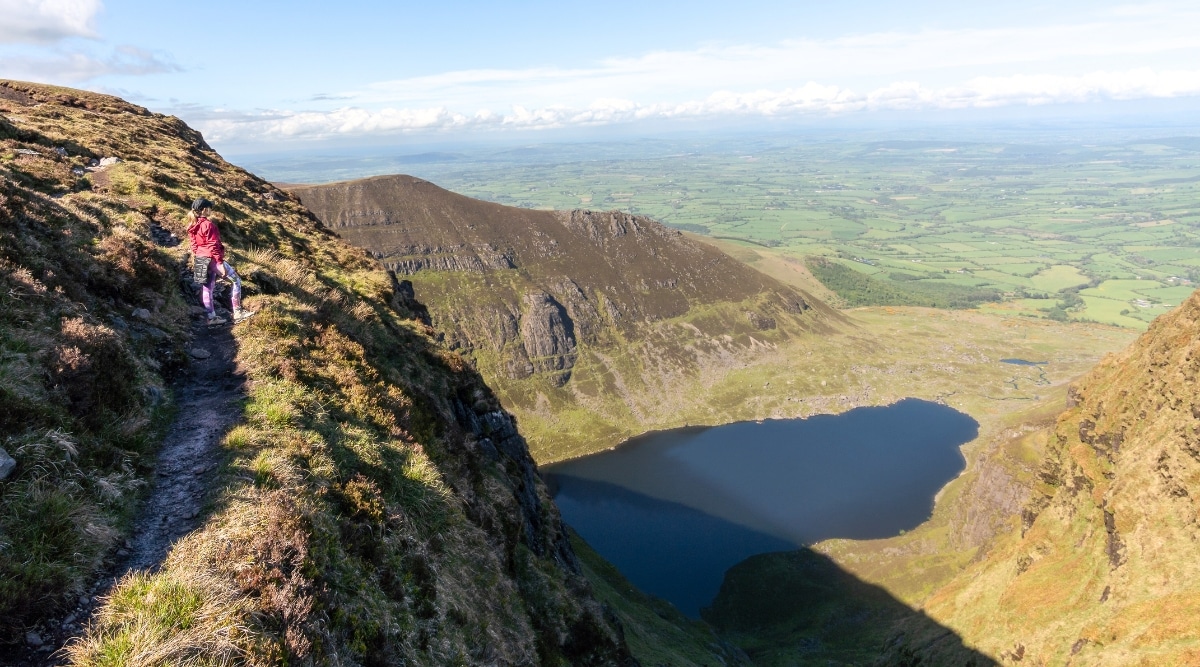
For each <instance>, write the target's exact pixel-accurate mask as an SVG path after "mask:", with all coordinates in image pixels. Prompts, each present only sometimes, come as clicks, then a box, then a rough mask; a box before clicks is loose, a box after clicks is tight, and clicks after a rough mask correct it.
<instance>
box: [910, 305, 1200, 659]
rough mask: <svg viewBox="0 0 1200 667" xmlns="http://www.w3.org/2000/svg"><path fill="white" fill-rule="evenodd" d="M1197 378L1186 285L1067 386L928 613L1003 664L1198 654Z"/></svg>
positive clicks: (1199, 370)
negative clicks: (1041, 449)
mask: <svg viewBox="0 0 1200 667" xmlns="http://www.w3.org/2000/svg"><path fill="white" fill-rule="evenodd" d="M1198 377H1200V294H1193V295H1192V297H1191V298H1190V299H1188V300H1187V301H1186V302H1184V303H1183V304H1182V305H1181V306H1179V307H1178V308H1177V309H1175V310H1174V311H1172V312H1171V313H1168V314H1166V315H1163V316H1162V317H1160V318H1159V319H1158V320H1156V321H1155V322H1154V323H1153V324H1152V325H1151V327H1150V329H1149V331H1147V332H1146V333H1145V334H1144V335H1143V336H1142V337H1141V338H1139V339H1138V341H1137V342H1136V343H1134V344H1133V345H1131V346H1130V347H1129V348H1128V349H1127V350H1125V351H1124V352H1121V353H1119V354H1116V355H1110V356H1109V357H1107V358H1106V359H1105V360H1104V361H1103V362H1101V363H1100V365H1099V366H1098V367H1097V368H1096V369H1095V370H1094V371H1092V372H1091V373H1089V374H1088V375H1087V376H1086V377H1084V378H1083V379H1082V380H1080V381H1079V382H1078V383H1077V384H1076V385H1075V386H1074V387H1073V388H1072V391H1071V399H1070V402H1071V403H1072V405H1071V406H1070V408H1069V409H1068V410H1067V411H1066V412H1064V413H1063V414H1062V415H1061V416H1060V417H1059V418H1058V421H1057V424H1056V425H1055V426H1054V428H1053V431H1052V433H1051V438H1050V444H1049V446H1048V448H1047V453H1046V456H1045V458H1044V460H1043V462H1042V464H1041V469H1040V473H1039V475H1038V478H1039V479H1038V483H1037V485H1036V487H1035V488H1034V489H1032V491H1031V496H1032V498H1031V499H1030V500H1029V501H1028V502H1027V503H1026V505H1025V507H1024V509H1023V510H1022V512H1021V513H1020V515H1019V516H1018V517H1014V519H1013V521H1014V525H1013V526H1012V528H1011V532H1010V533H1008V534H1006V535H1004V536H1003V537H1001V538H1000V539H999V540H998V541H997V542H996V543H995V544H994V545H993V547H992V548H991V550H990V552H989V553H988V554H987V555H986V556H985V557H984V558H983V559H982V560H981V562H979V563H978V564H976V565H975V566H973V567H972V568H970V569H969V570H968V571H966V572H965V573H964V574H962V575H960V576H959V577H957V578H956V579H955V580H954V581H953V582H952V583H951V584H950V585H948V586H946V587H945V588H944V589H942V590H941V591H939V592H938V593H936V594H935V595H934V596H933V597H931V598H930V599H929V601H928V602H927V603H926V605H925V608H926V612H927V613H928V614H929V615H930V617H932V618H934V619H936V620H938V621H940V622H942V623H944V624H946V625H947V626H948V627H951V628H953V629H954V630H956V631H957V632H959V633H960V634H961V635H962V636H963V637H964V639H965V640H966V641H968V642H969V643H971V644H973V645H975V646H977V647H979V648H981V649H983V650H985V651H986V652H987V653H989V654H991V655H993V656H996V657H997V658H998V659H999V660H1000V661H1001V662H1002V663H1003V664H1062V665H1065V664H1078V665H1085V664H1086V665H1133V664H1147V665H1149V664H1154V665H1185V664H1198V663H1200V626H1198V625H1197V624H1196V622H1195V621H1196V619H1197V618H1200V583H1198V582H1200V555H1198V554H1200V392H1198V391H1197V379H1198ZM929 639H930V638H929V637H926V636H923V635H922V634H921V633H920V632H913V633H910V635H909V636H907V637H905V638H904V639H903V640H902V641H901V642H899V644H898V645H900V646H906V647H908V648H910V649H912V648H914V647H915V648H920V649H921V652H924V653H927V654H929V657H931V658H936V657H937V656H938V650H937V648H936V644H927V642H928V640H929ZM922 647H923V648H922ZM931 647H932V648H931Z"/></svg>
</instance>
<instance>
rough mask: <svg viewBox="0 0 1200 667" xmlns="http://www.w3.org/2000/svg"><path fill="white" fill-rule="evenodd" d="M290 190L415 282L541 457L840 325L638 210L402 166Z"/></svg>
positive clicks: (671, 411)
mask: <svg viewBox="0 0 1200 667" xmlns="http://www.w3.org/2000/svg"><path fill="white" fill-rule="evenodd" d="M290 190H291V191H292V192H293V193H294V194H296V195H297V196H298V197H299V198H300V199H301V200H302V201H303V202H304V205H305V206H307V207H308V208H309V209H310V210H312V211H313V212H314V213H315V214H316V215H317V216H318V217H319V218H320V219H321V220H322V221H323V222H324V223H325V224H326V225H327V226H329V227H330V228H331V229H333V230H334V231H336V232H337V233H338V234H339V235H340V236H342V237H343V238H345V239H346V240H348V241H350V242H351V243H354V244H356V245H359V246H361V247H363V248H366V249H367V250H368V251H369V252H370V253H371V254H372V255H373V256H374V257H376V258H377V259H379V260H380V261H381V262H383V263H384V264H385V265H386V266H388V267H389V268H391V269H392V270H393V271H395V272H396V273H397V274H398V275H400V276H402V277H404V278H406V279H409V280H411V281H412V282H413V284H414V286H415V288H416V293H417V296H418V298H420V300H421V301H422V302H424V303H426V304H427V305H428V307H429V310H430V314H431V315H432V318H433V324H434V327H435V328H436V329H438V330H439V331H444V332H446V336H447V338H448V341H447V342H448V343H449V344H450V346H451V347H452V348H455V349H459V350H462V351H463V352H464V353H466V354H467V355H468V356H470V357H471V358H472V359H474V360H475V361H476V362H477V363H478V365H479V368H480V370H481V371H483V372H484V374H485V376H486V377H488V379H489V382H491V383H493V384H494V385H497V386H498V389H499V392H500V395H501V396H502V397H503V398H504V399H506V403H507V404H508V405H510V406H512V408H513V409H515V410H516V411H517V413H518V416H519V417H521V419H522V424H523V426H524V427H525V428H526V430H528V429H529V428H530V422H531V421H532V422H533V424H534V426H533V428H534V432H535V433H537V434H538V435H537V437H534V438H532V440H533V441H534V442H536V443H537V445H535V446H541V448H542V449H541V450H540V451H539V452H538V453H539V454H540V456H539V458H540V459H541V460H543V461H545V460H548V459H556V458H562V457H563V456H564V455H568V454H570V453H571V452H568V451H567V450H566V449H565V448H566V447H567V446H568V445H567V443H568V442H578V441H579V438H580V437H583V438H585V439H590V440H591V442H595V443H600V442H604V443H606V444H607V445H611V444H612V442H614V441H615V439H619V438H621V437H623V436H626V435H631V434H633V433H637V432H640V431H642V430H646V428H648V427H651V426H653V425H656V424H671V423H672V420H673V419H674V420H677V417H678V416H677V414H675V409H676V408H685V409H686V408H688V407H691V408H693V409H694V408H695V407H696V406H697V405H698V404H700V403H702V402H703V401H704V396H703V392H702V391H699V390H698V389H697V387H696V386H695V385H697V384H698V383H699V381H700V380H701V377H702V376H704V375H706V374H713V373H721V372H723V371H724V370H728V369H732V368H736V367H738V366H740V365H744V364H746V363H748V362H749V361H751V360H753V359H754V358H755V357H756V355H757V354H759V353H760V352H761V351H762V350H765V349H769V348H771V347H772V346H774V345H776V344H777V343H779V342H782V341H784V340H790V339H795V338H797V337H802V336H806V335H812V334H817V335H819V334H825V333H832V332H834V331H838V330H841V329H844V328H846V327H848V324H847V321H846V320H845V319H844V318H843V317H842V316H841V315H840V314H839V313H838V312H837V311H835V310H834V309H832V308H830V307H828V306H826V305H825V304H823V303H821V302H820V301H818V300H817V299H815V298H814V297H813V296H812V295H810V294H808V293H805V292H803V291H800V290H796V289H793V288H791V287H789V286H786V285H784V284H783V283H780V282H778V281H776V280H774V279H772V278H770V277H767V276H766V275H764V274H761V273H759V272H757V271H755V270H754V269H751V268H749V267H748V266H746V265H745V264H743V263H741V262H739V261H737V260H735V259H733V258H732V257H730V256H728V255H726V254H725V253H723V252H721V251H720V250H717V249H715V248H713V247H712V246H709V245H706V244H703V243H699V242H696V241H693V240H690V239H688V238H686V237H685V236H684V235H683V234H682V233H680V232H679V231H678V230H674V229H671V228H669V227H666V226H664V225H661V224H659V223H657V222H655V221H653V220H650V219H648V218H645V217H641V216H635V215H628V214H625V213H620V212H611V211H609V212H598V211H588V210H574V211H562V212H560V211H540V210H530V209H522V208H514V207H510V206H502V205H499V204H494V203H489V202H484V201H480V200H476V199H471V198H469V197H464V196H462V195H458V194H455V193H452V192H449V191H447V190H444V189H442V188H440V187H438V186H436V185H434V184H432V183H429V182H427V181H424V180H422V179H419V178H414V177H411V176H399V175H398V176H379V177H375V178H369V179H363V180H357V181H348V182H343V183H332V184H328V185H316V186H290ZM664 407H665V408H667V410H666V411H665V412H664V410H663V408H664ZM549 408H552V409H549ZM698 417H699V418H701V419H702V415H698ZM672 425H673V424H672ZM585 431H586V432H587V433H586V434H585Z"/></svg>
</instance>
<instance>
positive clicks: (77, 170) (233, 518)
mask: <svg viewBox="0 0 1200 667" xmlns="http://www.w3.org/2000/svg"><path fill="white" fill-rule="evenodd" d="M0 114H2V115H0V266H2V268H3V270H2V271H0V281H3V289H0V377H2V378H3V381H2V382H0V438H2V442H3V447H4V449H5V450H6V451H8V453H10V454H12V455H13V457H14V458H15V459H16V469H15V471H14V473H13V475H12V476H11V477H9V478H8V479H7V480H5V481H4V482H0V492H2V496H0V549H2V550H3V552H4V557H3V558H0V632H2V639H0V642H3V644H5V645H7V646H5V647H4V648H2V649H0V650H7V649H9V648H11V642H13V641H14V640H17V639H18V638H20V637H21V636H22V632H23V630H24V629H26V628H28V627H30V626H31V625H32V624H35V623H37V622H38V620H39V619H40V618H41V617H44V616H49V615H53V614H54V613H55V612H56V611H57V610H59V609H63V608H65V606H66V604H67V603H68V602H69V601H71V600H74V599H75V597H77V596H78V595H79V594H80V592H81V591H83V590H84V587H85V584H86V583H87V582H88V581H89V580H91V579H92V578H93V577H95V576H97V574H98V572H99V571H100V570H101V569H102V568H103V567H104V566H105V563H107V562H111V560H112V559H113V558H114V554H113V548H114V547H115V546H116V545H117V544H118V543H119V542H120V541H121V539H122V538H123V537H124V536H125V535H128V534H130V532H131V531H136V530H137V526H136V525H131V521H130V518H131V516H132V508H133V506H134V504H135V501H136V499H137V498H138V496H139V490H140V489H141V488H144V487H145V485H146V484H147V483H148V482H150V477H151V475H150V473H151V471H152V464H153V452H154V450H155V447H156V445H157V442H158V441H159V439H160V437H161V434H162V432H163V429H164V427H165V426H166V425H167V424H169V423H170V421H171V409H172V407H171V406H172V402H173V398H172V392H171V390H170V387H171V380H172V378H174V377H175V376H176V375H177V372H178V370H179V369H180V368H182V367H183V366H184V364H185V363H186V357H185V354H184V352H185V350H187V349H188V337H189V332H190V331H192V326H193V323H192V322H191V321H189V312H190V311H189V304H188V302H187V300H186V299H185V295H186V290H187V289H190V287H187V288H185V289H184V290H183V291H181V289H180V281H179V275H180V274H179V266H180V260H181V255H182V250H181V248H180V247H179V246H178V245H177V244H176V243H175V242H173V241H172V240H171V236H172V235H174V237H175V238H179V237H182V236H183V235H184V222H183V212H184V210H185V209H186V206H187V204H188V203H189V202H190V201H191V199H192V198H193V197H196V196H201V195H203V196H206V197H208V198H210V199H212V200H214V201H215V202H216V203H217V210H218V211H219V213H220V216H219V220H218V222H219V224H220V227H221V230H222V234H223V236H224V238H225V241H226V244H227V246H229V247H230V248H231V249H232V262H233V263H234V264H235V265H236V266H238V268H239V269H240V271H241V272H242V273H243V274H244V275H245V276H247V277H248V281H247V287H248V290H249V291H250V292H251V293H252V294H254V295H255V296H253V297H252V304H253V307H254V308H257V309H259V314H258V315H257V316H256V317H255V318H254V319H252V320H250V321H249V322H248V323H246V324H244V325H240V326H239V327H237V328H235V329H234V331H233V338H234V346H235V348H234V349H232V350H230V352H231V353H232V354H233V355H234V361H235V362H236V364H237V367H238V372H239V373H240V374H242V375H243V376H244V384H245V386H246V387H247V389H246V396H245V400H244V403H243V404H242V407H241V419H240V420H239V423H238V424H237V425H236V426H235V427H233V428H232V429H231V430H228V431H227V432H224V433H223V434H221V438H220V446H221V447H222V448H223V459H222V464H221V465H220V466H219V468H218V470H217V471H216V472H215V473H214V479H215V482H214V483H213V485H212V486H211V488H209V489H208V505H207V508H208V509H207V510H206V512H205V515H204V516H203V517H201V519H202V521H201V526H200V528H199V529H198V530H196V531H195V532H192V533H190V534H188V535H187V536H186V537H184V538H182V539H181V540H179V541H178V542H177V543H175V544H174V545H173V547H172V549H171V550H170V553H169V555H168V556H167V558H166V560H165V561H164V562H162V563H161V564H160V567H159V568H158V569H157V570H156V571H154V573H153V574H147V573H137V574H131V575H128V576H125V577H124V578H122V579H121V581H120V582H119V583H118V585H117V586H116V587H115V589H114V590H113V591H112V593H111V595H110V596H109V597H108V598H106V599H105V601H104V603H103V605H102V606H101V608H100V610H99V612H98V614H97V616H96V617H95V618H94V619H93V620H92V621H91V622H90V623H89V624H88V625H87V627H86V630H85V633H84V637H83V639H82V641H80V642H78V643H76V644H74V645H73V647H72V648H71V651H70V658H71V660H72V661H73V662H74V663H76V664H80V665H117V664H119V665H150V664H156V665H157V664H228V663H230V662H236V663H240V664H262V665H266V664H282V663H286V664H396V663H402V664H431V665H445V664H480V663H505V664H562V665H568V664H569V665H578V664H595V665H610V664H612V665H615V664H631V662H632V658H631V657H630V654H629V652H628V649H627V648H626V647H625V644H624V641H623V639H622V638H621V634H620V630H619V627H618V626H617V625H616V624H615V623H614V622H612V621H611V620H610V619H609V618H608V617H607V616H606V614H605V612H604V610H603V609H602V608H601V606H600V605H599V603H597V602H596V601H595V599H594V598H593V597H592V596H591V593H590V588H589V586H588V584H587V582H586V580H585V579H584V578H583V576H582V574H581V569H580V565H579V563H578V561H577V559H576V558H575V556H574V553H573V551H572V549H571V547H570V544H569V542H568V541H567V537H566V534H565V532H564V529H563V526H562V524H561V522H560V521H559V517H558V513H557V510H556V509H555V508H554V506H553V504H552V503H551V502H550V500H549V498H548V496H547V493H546V490H545V487H544V486H543V485H542V483H541V482H540V480H539V478H538V477H537V475H536V469H535V467H534V464H533V461H532V459H531V458H530V457H529V454H528V451H527V449H526V446H525V443H524V440H523V438H522V437H521V436H520V435H519V434H518V433H517V432H516V429H515V424H514V422H513V420H512V419H511V417H509V415H508V414H507V413H505V412H504V411H503V410H502V409H500V407H499V404H498V402H497V400H496V398H495V397H494V396H493V395H492V393H491V392H490V390H489V389H488V388H487V387H486V385H484V383H483V382H482V380H481V379H480V377H479V375H478V374H476V373H475V372H474V371H473V370H472V369H471V368H470V367H469V366H468V365H466V364H465V363H464V362H463V360H462V358H461V357H459V356H458V355H457V354H455V353H453V352H451V351H449V350H447V349H446V348H444V347H442V346H440V345H439V344H437V343H436V341H435V340H434V338H433V331H432V330H431V329H429V328H428V327H427V326H426V325H424V324H422V323H421V322H420V321H418V320H416V319H414V317H413V315H414V311H413V309H414V308H416V304H414V303H413V302H412V301H411V300H409V299H408V295H407V294H406V292H405V291H404V290H403V289H402V286H401V285H399V284H397V283H396V281H395V280H394V279H393V277H392V276H389V274H388V273H387V272H386V271H385V270H384V269H383V268H382V267H381V266H380V265H379V264H377V263H376V262H374V261H373V260H371V259H370V258H368V257H366V256H365V255H364V254H363V252H362V251H361V250H359V249H356V248H354V247H352V246H349V245H347V244H345V243H344V242H342V241H340V240H339V239H337V238H336V237H335V236H334V235H332V234H331V233H329V232H328V231H327V230H326V229H325V228H323V227H322V225H321V224H320V223H319V222H318V221H317V220H316V219H315V218H314V217H313V216H312V215H311V214H310V213H308V211H307V210H306V209H305V208H304V207H303V206H302V205H301V204H300V203H299V202H298V201H297V200H296V199H295V198H293V197H290V196H288V195H286V194H285V193H282V192H280V191H278V190H276V189H275V188H273V187H272V186H270V185H269V184H267V183H265V182H263V181H261V180H259V179H256V178H254V177H253V176H251V175H250V174H248V173H246V172H244V171H242V170H240V169H238V168H236V167H233V166H231V165H229V164H227V163H225V162H224V161H223V160H222V159H221V157H220V156H219V155H217V154H216V153H214V152H213V151H212V150H211V149H209V148H208V147H207V146H206V145H205V144H204V142H203V140H202V138H201V137H200V136H199V135H198V134H197V133H195V132H194V131H192V130H190V129H189V128H187V127H186V126H185V125H184V124H183V123H182V122H180V121H179V120H178V119H175V118H172V117H166V116H161V115H156V114H152V113H149V112H147V111H146V110H145V109H141V108H139V107H135V106H133V105H129V104H127V103H124V102H122V101H120V100H117V99H115V98H111V97H106V96H102V95H95V94H91V93H84V92H80V91H74V90H67V89H60V88H52V87H47V86H39V85H34V84H24V83H18V82H8V81H5V82H0ZM109 156H114V157H118V158H119V159H120V161H119V162H118V163H116V164H113V165H111V166H104V167H97V168H92V167H90V166H89V165H91V161H92V160H96V159H99V158H104V157H109ZM185 284H186V281H185Z"/></svg>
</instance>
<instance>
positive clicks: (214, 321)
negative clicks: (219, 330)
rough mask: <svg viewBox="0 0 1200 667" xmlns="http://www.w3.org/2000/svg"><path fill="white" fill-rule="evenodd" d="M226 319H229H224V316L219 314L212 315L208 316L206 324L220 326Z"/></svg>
mask: <svg viewBox="0 0 1200 667" xmlns="http://www.w3.org/2000/svg"><path fill="white" fill-rule="evenodd" d="M228 321H229V320H227V319H225V318H224V317H221V316H220V315H213V316H211V317H209V318H208V326H210V327H215V326H220V325H222V324H225V323H226V322H228Z"/></svg>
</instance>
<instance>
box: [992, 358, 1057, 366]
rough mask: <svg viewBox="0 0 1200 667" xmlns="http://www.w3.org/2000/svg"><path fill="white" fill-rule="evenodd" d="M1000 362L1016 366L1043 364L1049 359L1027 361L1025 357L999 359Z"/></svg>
mask: <svg viewBox="0 0 1200 667" xmlns="http://www.w3.org/2000/svg"><path fill="white" fill-rule="evenodd" d="M1000 363H1002V364H1015V365H1017V366H1045V365H1046V364H1048V363H1050V362H1049V361H1028V360H1025V359H1001V360H1000Z"/></svg>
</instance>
